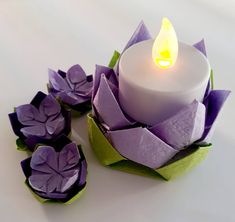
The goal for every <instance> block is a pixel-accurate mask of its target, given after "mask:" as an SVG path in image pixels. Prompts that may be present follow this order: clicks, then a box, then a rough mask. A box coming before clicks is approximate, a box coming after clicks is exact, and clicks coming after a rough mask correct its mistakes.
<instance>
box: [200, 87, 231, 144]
mask: <svg viewBox="0 0 235 222" xmlns="http://www.w3.org/2000/svg"><path fill="white" fill-rule="evenodd" d="M229 94H230V91H228V90H211V92H210V94H209V95H208V97H207V98H206V99H205V101H204V105H205V106H206V110H207V113H206V124H205V131H204V133H203V136H202V138H201V139H200V141H203V142H206V143H210V141H211V136H212V134H213V131H214V125H215V123H216V120H217V118H218V115H219V113H220V111H221V109H222V107H223V105H224V102H225V101H226V99H227V98H228V96H229Z"/></svg>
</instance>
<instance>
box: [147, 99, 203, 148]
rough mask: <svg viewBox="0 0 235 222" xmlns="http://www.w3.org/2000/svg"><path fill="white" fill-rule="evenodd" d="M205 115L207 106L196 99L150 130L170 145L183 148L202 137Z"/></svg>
mask: <svg viewBox="0 0 235 222" xmlns="http://www.w3.org/2000/svg"><path fill="white" fill-rule="evenodd" d="M205 115H206V110H205V106H204V105H203V104H202V103H200V102H197V101H194V102H193V103H191V104H190V105H187V106H185V107H184V108H182V109H181V110H180V111H179V112H177V113H176V114H175V115H173V116H172V117H170V118H168V119H166V120H165V121H163V122H160V123H158V124H156V125H155V126H153V127H150V128H149V130H150V131H151V132H152V133H153V134H155V135H156V136H158V137H159V138H161V139H162V140H163V141H165V142H166V143H167V144H169V145H170V146H172V147H174V148H175V149H177V150H181V149H184V148H186V147H187V146H189V145H190V144H192V143H193V142H195V141H197V140H198V139H200V138H201V137H202V134H203V131H204V126H205Z"/></svg>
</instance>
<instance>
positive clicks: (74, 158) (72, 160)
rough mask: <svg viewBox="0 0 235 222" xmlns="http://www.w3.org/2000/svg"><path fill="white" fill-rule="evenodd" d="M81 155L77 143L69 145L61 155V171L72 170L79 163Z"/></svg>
mask: <svg viewBox="0 0 235 222" xmlns="http://www.w3.org/2000/svg"><path fill="white" fill-rule="evenodd" d="M79 160H80V154H79V152H78V148H77V145H76V144H75V143H69V144H67V145H66V146H65V147H64V148H63V150H62V151H61V152H60V153H59V170H60V171H65V170H68V169H71V168H72V167H74V166H76V165H77V164H78V163H79Z"/></svg>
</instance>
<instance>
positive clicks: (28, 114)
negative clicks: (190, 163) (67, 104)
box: [16, 95, 65, 139]
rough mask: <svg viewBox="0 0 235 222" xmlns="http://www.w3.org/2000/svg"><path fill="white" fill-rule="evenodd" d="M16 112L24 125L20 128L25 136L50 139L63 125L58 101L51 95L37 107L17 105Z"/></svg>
mask: <svg viewBox="0 0 235 222" xmlns="http://www.w3.org/2000/svg"><path fill="white" fill-rule="evenodd" d="M16 114H17V117H18V120H19V122H20V123H21V124H22V125H23V126H24V127H22V128H21V129H20V131H21V132H22V133H23V135H24V136H25V137H30V136H37V137H41V138H44V139H51V138H52V137H53V136H56V135H58V134H59V133H60V132H61V131H62V130H63V129H64V127H65V119H64V117H63V116H62V114H61V107H60V105H59V103H58V102H57V101H56V100H55V99H54V98H53V97H52V96H51V95H48V96H46V97H45V98H44V99H43V101H42V102H41V104H40V106H39V109H36V107H35V106H33V105H32V104H26V105H22V106H18V107H17V108H16Z"/></svg>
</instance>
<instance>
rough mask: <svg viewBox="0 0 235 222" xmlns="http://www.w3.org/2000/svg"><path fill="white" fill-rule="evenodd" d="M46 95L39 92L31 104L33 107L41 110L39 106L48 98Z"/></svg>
mask: <svg viewBox="0 0 235 222" xmlns="http://www.w3.org/2000/svg"><path fill="white" fill-rule="evenodd" d="M46 96H47V95H46V94H45V93H43V92H41V91H39V92H38V93H37V94H36V95H35V96H34V98H33V99H32V101H31V102H30V104H31V105H33V106H35V107H36V108H37V109H39V106H40V104H41V102H42V101H43V100H44V99H45V98H46Z"/></svg>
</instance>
